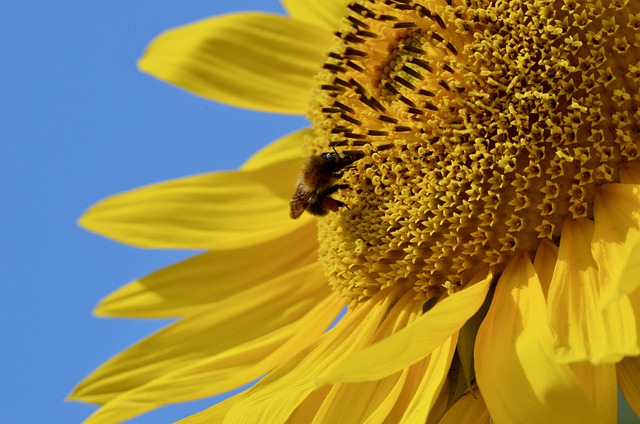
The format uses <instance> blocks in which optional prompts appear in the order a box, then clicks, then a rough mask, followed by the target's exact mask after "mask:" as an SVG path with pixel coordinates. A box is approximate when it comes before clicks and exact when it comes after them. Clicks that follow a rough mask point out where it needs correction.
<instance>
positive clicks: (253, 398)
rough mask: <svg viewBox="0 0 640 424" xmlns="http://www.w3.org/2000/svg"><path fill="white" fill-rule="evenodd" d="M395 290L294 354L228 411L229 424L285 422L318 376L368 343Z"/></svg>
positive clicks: (352, 313) (382, 293) (350, 314)
mask: <svg viewBox="0 0 640 424" xmlns="http://www.w3.org/2000/svg"><path fill="white" fill-rule="evenodd" d="M397 292H398V289H397V288H392V289H389V290H382V291H380V292H379V293H377V294H376V295H375V296H374V297H373V298H372V299H371V300H370V301H368V302H366V303H364V304H362V305H361V306H360V307H359V308H358V309H356V310H355V311H349V312H348V313H347V314H346V315H345V317H344V318H343V319H342V320H341V321H340V322H338V324H337V325H336V326H335V327H334V328H332V329H331V330H330V331H328V332H327V333H325V334H324V335H323V336H322V337H321V338H320V339H319V340H318V341H317V343H314V344H313V345H311V346H309V347H308V348H307V349H304V350H303V351H301V352H300V353H298V354H297V355H296V356H295V357H294V358H292V359H291V360H289V361H287V362H285V363H283V364H281V365H280V366H279V367H277V368H276V369H275V370H273V371H272V372H270V373H269V374H267V375H266V376H265V377H264V378H263V379H262V380H260V381H259V382H258V383H257V384H256V385H255V386H253V387H252V388H250V389H249V390H247V391H246V392H245V393H243V394H242V395H241V396H242V398H241V399H240V400H238V402H237V403H236V404H235V405H234V407H233V408H231V410H230V411H229V414H228V416H227V419H228V420H229V422H246V423H254V422H265V423H279V422H285V421H286V420H287V419H288V418H289V416H290V415H291V414H292V413H293V411H295V410H296V408H297V407H298V406H299V405H300V404H301V403H302V402H303V401H304V400H305V398H306V397H307V396H309V395H310V394H311V393H312V392H313V391H314V390H315V389H316V388H318V381H317V377H318V375H319V374H320V373H321V372H322V371H323V370H326V369H330V368H331V367H333V366H335V363H336V362H337V361H338V360H339V359H340V358H342V357H344V356H345V355H348V354H349V353H351V352H352V351H354V350H358V349H361V348H362V346H363V345H365V344H366V343H369V342H370V340H371V338H372V337H373V335H374V333H375V331H376V330H377V329H378V326H379V324H380V322H381V321H382V320H383V319H384V317H385V315H386V313H387V312H388V310H389V307H390V306H391V305H392V304H393V302H395V300H396V295H397Z"/></svg>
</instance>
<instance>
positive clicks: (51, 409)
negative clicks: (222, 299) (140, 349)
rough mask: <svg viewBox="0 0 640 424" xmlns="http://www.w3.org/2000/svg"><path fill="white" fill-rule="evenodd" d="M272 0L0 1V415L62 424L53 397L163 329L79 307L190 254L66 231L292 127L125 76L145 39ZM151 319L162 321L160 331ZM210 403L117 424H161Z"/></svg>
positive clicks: (293, 121)
mask: <svg viewBox="0 0 640 424" xmlns="http://www.w3.org/2000/svg"><path fill="white" fill-rule="evenodd" d="M234 10H271V11H273V12H276V13H282V9H281V7H280V5H279V3H278V2H277V1H275V0H268V1H264V0H262V1H259V0H254V1H244V0H237V1H234V2H218V1H214V2H184V1H180V2H178V1H157V0H156V1H149V0H136V1H135V2H130V1H122V0H116V1H109V2H81V1H68V0H66V1H65V0H63V1H59V2H48V1H43V0H35V1H29V2H18V1H15V2H8V1H7V2H2V3H0V39H1V40H2V42H1V43H0V57H2V63H3V65H2V67H0V117H1V118H0V138H1V139H2V140H1V143H0V174H1V175H0V176H1V177H2V185H0V191H1V193H2V197H3V198H4V199H5V201H4V206H3V207H2V208H1V209H0V218H1V219H0V222H1V224H0V225H1V232H2V236H1V238H0V250H1V251H0V254H1V256H2V261H1V264H0V272H1V277H2V282H1V284H2V295H1V296H0V314H2V316H1V317H0V326H2V329H1V334H2V341H3V342H2V349H0V367H1V369H0V373H1V375H2V379H0V399H2V400H1V401H0V417H1V418H0V420H1V421H2V422H3V423H30V424H31V423H77V422H81V421H82V420H83V419H84V418H86V417H87V416H88V415H89V414H90V413H91V412H92V411H93V410H94V409H95V407H93V406H91V405H85V404H81V403H75V402H65V401H64V398H65V396H66V395H67V394H68V393H69V391H70V390H71V389H72V387H73V386H74V385H75V384H76V383H77V382H78V381H79V380H80V379H81V378H83V377H84V376H85V375H86V374H88V373H89V372H91V370H92V369H94V368H95V367H97V366H98V365H99V364H100V363H102V362H103V361H104V360H106V359H108V358H109V357H110V356H112V355H114V354H115V353H117V352H119V351H121V350H122V349H124V348H125V347H127V346H129V345H130V344H132V343H134V342H135V341H137V340H139V339H140V338H142V337H144V336H145V335H147V334H149V333H151V332H152V331H154V330H155V329H158V328H160V327H161V326H162V325H163V322H158V321H135V320H118V319H102V318H96V317H93V316H92V314H91V311H92V309H93V307H94V305H95V304H96V303H97V302H98V300H99V299H100V298H102V297H103V296H105V295H107V294H108V293H109V292H111V291H113V290H115V289H116V288H118V287H119V286H121V285H123V284H125V283H126V282H128V281H130V280H133V279H135V278H137V277H140V276H143V275H145V274H147V273H149V272H151V271H153V270H155V269H157V268H160V267H163V266H166V265H169V264H171V263H173V262H176V261H178V260H180V259H182V258H185V257H187V256H190V255H192V252H184V251H183V252H171V251H160V250H139V249H135V248H131V247H128V246H123V245H121V244H118V243H115V242H112V241H109V240H107V239H104V238H101V237H99V236H96V235H94V234H91V233H88V232H85V231H83V230H82V229H80V228H79V227H78V226H77V225H76V220H77V218H78V217H79V216H80V214H81V213H82V212H83V210H85V209H86V208H87V207H88V206H90V205H91V204H92V203H94V202H96V201H98V200H99V199H101V198H103V197H106V196H108V195H110V194H113V193H117V192H120V191H124V190H128V189H131V188H135V187H138V186H141V185H145V184H149V183H153V182H156V181H162V180H167V179H172V178H178V177H182V176H186V175H191V174H196V173H202V172H208V171H212V170H221V169H233V168H236V167H237V166H238V165H240V164H241V163H242V162H243V161H244V160H245V159H246V158H247V157H248V156H249V155H250V154H251V153H252V152H253V151H255V150H256V149H258V148H259V147H260V146H262V145H264V144H265V143H268V142H270V141H271V140H273V139H276V138H278V137H279V136H281V135H284V134H286V133H289V132H291V131H293V130H296V129H298V128H301V127H304V126H306V124H307V123H306V121H305V120H304V118H302V117H291V116H278V115H270V114H261V113H257V112H250V111H244V110H239V109H234V108H230V107H227V106H222V105H218V104H214V103H212V102H210V101H207V100H204V99H200V98H197V97H195V96H193V95H191V94H188V93H186V92H184V91H181V90H179V89H176V88H174V87H171V86H169V85H166V84H164V83H161V82H159V81H157V80H155V79H153V78H152V77H150V76H148V75H145V74H142V73H140V72H139V71H138V70H137V69H136V66H135V62H136V60H137V58H138V57H139V56H140V54H141V53H142V51H143V50H144V47H145V45H146V44H147V43H148V42H149V41H150V40H151V39H152V38H153V37H154V36H155V35H157V34H158V33H160V32H162V31H163V30H165V29H168V28H171V27H173V26H177V25H182V24H185V23H188V22H191V21H194V20H198V19H202V18H204V17H207V16H211V15H215V14H220V13H225V12H229V11H234ZM164 323H166V322H164ZM212 403H213V400H210V399H209V400H207V401H202V402H196V403H195V404H188V405H180V406H177V407H169V408H164V409H162V410H160V411H158V412H155V413H151V414H147V415H145V416H142V417H140V418H138V419H134V420H132V421H131V422H132V423H162V422H170V421H172V420H176V419H179V418H182V417H184V416H186V415H189V414H191V413H193V412H196V411H199V410H201V409H204V408H205V407H206V406H207V405H209V404H212Z"/></svg>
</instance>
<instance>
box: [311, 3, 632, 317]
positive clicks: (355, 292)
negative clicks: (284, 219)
mask: <svg viewBox="0 0 640 424" xmlns="http://www.w3.org/2000/svg"><path fill="white" fill-rule="evenodd" d="M447 3H448V4H445V3H444V2H413V1H405V0H402V1H401V0H394V1H385V2H379V1H360V2H354V3H351V4H349V6H348V8H349V11H350V13H349V15H348V17H347V19H345V20H344V25H343V26H342V27H341V28H340V29H339V30H338V31H337V32H336V33H335V35H336V44H335V46H334V48H333V49H332V50H331V51H330V52H329V53H328V57H327V60H326V63H325V64H324V69H323V71H322V72H321V73H320V75H319V77H318V80H319V88H318V89H317V91H316V92H315V95H314V102H313V107H312V111H311V114H310V116H311V119H312V121H313V122H314V128H315V132H316V138H315V141H314V142H313V143H312V145H311V146H310V152H311V153H312V154H317V153H318V152H323V151H327V150H330V149H331V148H335V149H338V150H340V149H348V150H353V149H359V150H361V151H362V152H364V154H365V156H364V157H363V158H362V159H361V160H359V161H357V163H356V166H355V167H354V168H353V169H348V170H346V171H345V173H344V177H343V181H344V182H343V185H344V186H345V187H348V188H344V189H341V190H339V195H340V196H341V199H342V201H343V202H344V203H345V204H346V205H347V206H348V208H342V209H341V211H340V213H338V214H330V215H328V216H327V217H325V218H322V219H320V224H319V228H320V233H319V240H320V252H321V260H322V262H323V264H324V265H325V268H326V270H327V272H328V275H329V277H330V280H331V283H332V285H333V286H334V288H335V289H336V290H337V291H339V292H340V294H341V295H342V296H343V297H344V298H345V299H347V300H348V301H349V302H351V303H356V304H357V303H359V302H361V301H363V300H365V299H368V298H370V297H371V296H372V295H373V294H375V293H376V292H378V291H379V290H381V289H382V288H384V287H386V286H389V285H405V286H407V287H411V288H413V289H414V290H415V291H416V292H417V295H418V296H422V297H424V299H428V298H430V297H433V296H438V295H440V294H441V293H442V292H443V290H445V289H448V290H449V291H451V290H456V288H458V287H461V286H464V285H466V284H467V283H468V282H469V280H470V279H471V278H472V277H473V275H475V274H477V273H478V271H479V270H481V269H485V268H487V267H489V268H491V269H492V270H493V271H495V272H500V271H501V270H502V269H503V268H504V266H505V264H506V263H507V262H508V261H509V259H511V258H512V257H513V256H514V255H515V254H516V253H518V252H533V251H535V250H536V248H537V247H538V245H539V243H540V242H541V241H542V240H547V239H549V240H554V241H557V238H558V237H559V234H560V230H561V228H562V223H563V222H564V220H566V219H567V218H580V217H587V218H592V217H593V208H592V204H593V199H594V195H595V192H596V189H597V188H598V187H599V186H601V185H602V184H605V183H611V182H617V181H618V170H619V169H620V167H622V166H624V165H625V164H626V163H628V162H629V161H634V160H636V159H637V157H638V139H639V134H640V112H639V111H638V106H639V105H640V95H638V92H640V84H639V83H638V77H639V76H640V63H638V60H637V58H638V57H640V41H639V40H640V4H638V3H634V4H632V3H631V2H629V1H614V2H605V3H608V5H606V6H603V5H602V2H599V1H594V2H578V1H563V0H556V1H553V0H546V1H545V0H537V1H510V2H506V1H498V2H495V1H491V2H489V1H465V2H463V3H464V5H459V4H457V3H459V2H455V3H456V4H455V5H454V4H452V3H454V2H447Z"/></svg>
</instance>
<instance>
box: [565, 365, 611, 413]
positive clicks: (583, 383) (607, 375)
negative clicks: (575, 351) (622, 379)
mask: <svg viewBox="0 0 640 424" xmlns="http://www.w3.org/2000/svg"><path fill="white" fill-rule="evenodd" d="M571 370H572V371H573V373H574V374H575V376H576V378H577V380H578V381H579V382H580V387H581V388H582V389H583V390H584V392H585V394H586V395H587V396H588V397H589V399H590V400H591V403H592V404H593V405H594V406H595V408H596V409H597V410H598V412H599V417H602V418H603V421H604V422H605V423H615V422H616V421H617V416H618V382H617V379H616V365H615V364H600V365H592V364H590V363H588V362H581V363H573V364H571Z"/></svg>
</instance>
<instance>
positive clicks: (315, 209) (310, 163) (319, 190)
mask: <svg viewBox="0 0 640 424" xmlns="http://www.w3.org/2000/svg"><path fill="white" fill-rule="evenodd" d="M362 156H364V153H362V152H359V151H349V152H342V153H338V152H336V151H333V152H324V153H320V154H319V155H315V156H311V157H310V158H309V159H307V161H306V162H305V164H304V166H303V167H302V171H301V173H300V177H299V178H298V184H297V186H296V191H295V193H294V194H293V197H292V198H291V201H290V202H289V204H290V210H289V216H290V217H291V218H292V219H297V218H298V217H300V215H302V213H303V212H304V211H305V210H306V211H307V212H309V213H310V214H312V215H326V214H327V213H329V211H332V212H335V211H337V210H338V208H340V207H341V206H344V203H342V202H341V201H339V200H336V199H334V198H332V197H331V195H332V194H333V193H335V192H336V191H338V190H340V189H341V188H346V186H345V185H342V184H336V180H337V179H338V178H340V175H341V173H342V171H343V170H344V168H346V167H347V166H349V165H351V164H352V163H353V162H355V161H356V160H358V159H360V158H361V157H362Z"/></svg>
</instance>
